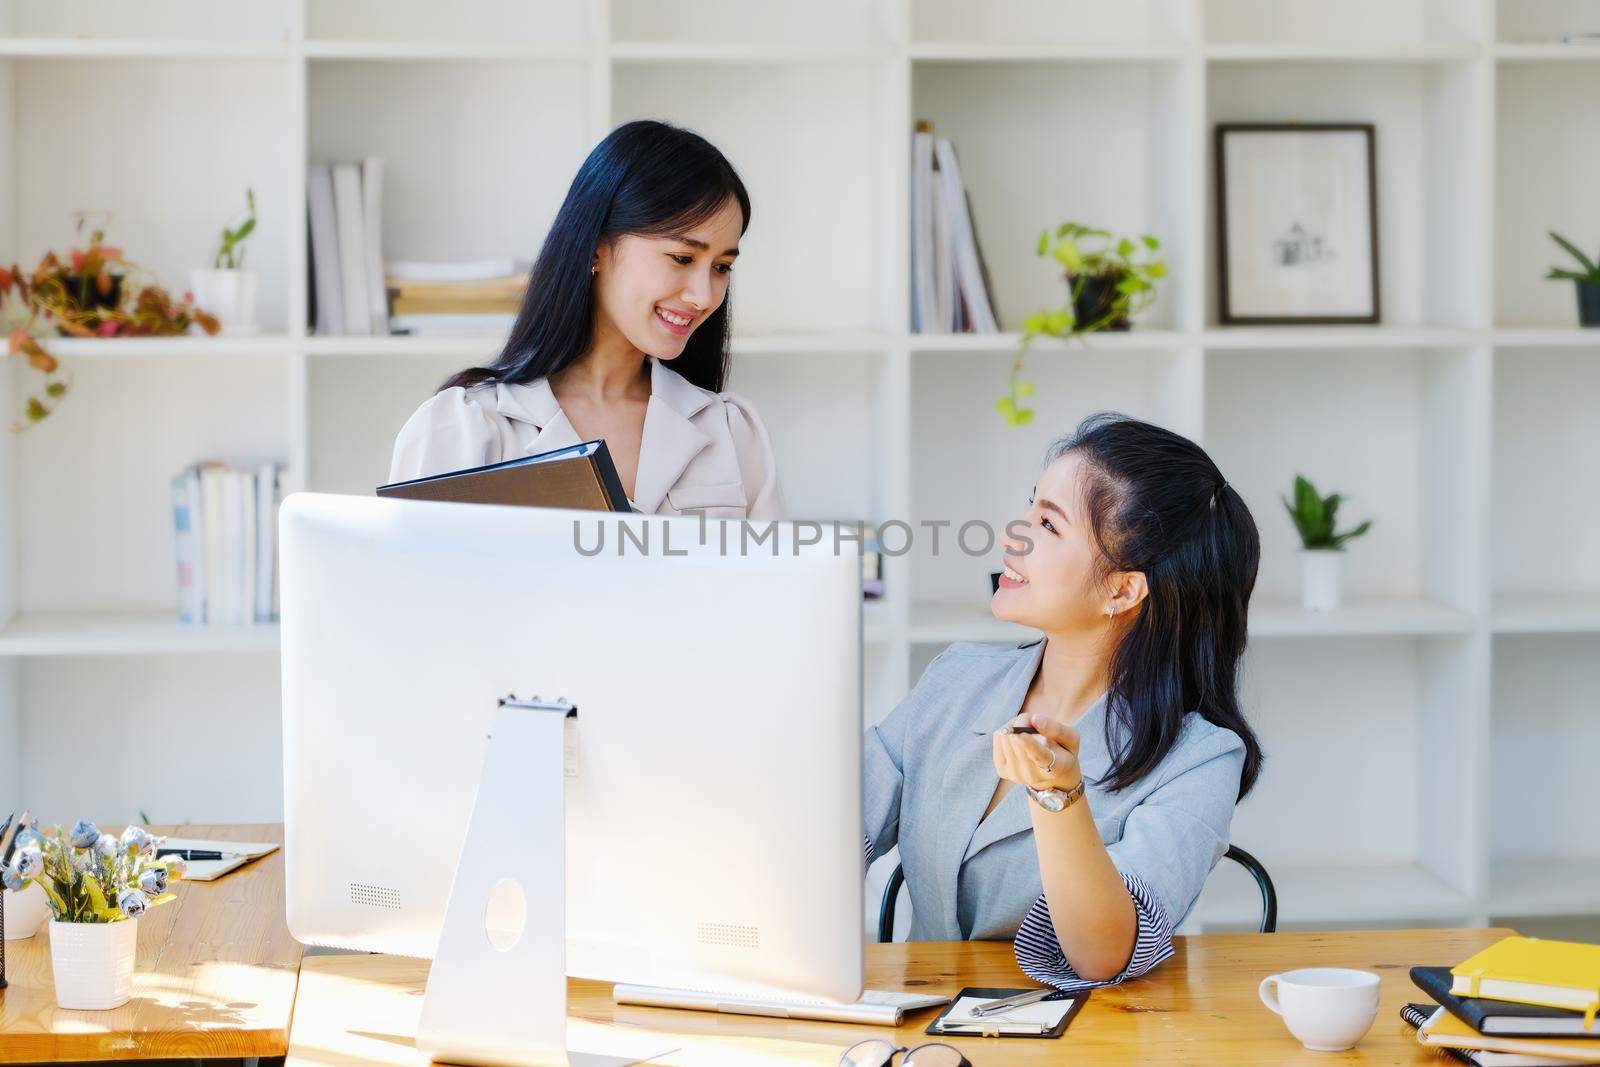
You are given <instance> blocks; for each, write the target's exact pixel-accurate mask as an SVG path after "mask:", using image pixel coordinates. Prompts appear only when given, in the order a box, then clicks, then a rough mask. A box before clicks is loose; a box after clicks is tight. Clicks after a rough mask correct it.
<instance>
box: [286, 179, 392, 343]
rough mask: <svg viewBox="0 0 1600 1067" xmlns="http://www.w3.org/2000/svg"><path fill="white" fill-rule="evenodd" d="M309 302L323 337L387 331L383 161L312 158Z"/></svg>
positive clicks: (317, 330) (316, 329) (308, 201)
mask: <svg viewBox="0 0 1600 1067" xmlns="http://www.w3.org/2000/svg"><path fill="white" fill-rule="evenodd" d="M306 220H307V225H308V227H309V230H310V256H309V269H308V273H307V278H308V286H309V290H310V291H309V293H308V294H307V307H308V310H309V313H310V316H311V324H312V330H313V332H314V333H316V334H317V336H319V337H326V336H339V335H351V334H353V335H359V336H367V335H371V334H385V333H388V332H389V309H388V306H387V295H386V293H385V289H384V280H383V161H382V160H381V159H378V158H376V157H371V156H369V157H368V158H366V159H364V160H362V161H361V162H359V163H355V162H335V163H313V164H311V166H310V167H308V168H307V170H306Z"/></svg>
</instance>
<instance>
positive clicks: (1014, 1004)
mask: <svg viewBox="0 0 1600 1067" xmlns="http://www.w3.org/2000/svg"><path fill="white" fill-rule="evenodd" d="M1054 992H1055V990H1054V989H1030V990H1028V991H1027V992H1026V993H1018V994H1017V995H1016V996H1011V997H1002V998H1001V999H999V1000H988V1001H985V1002H983V1003H982V1004H976V1005H973V1007H972V1008H971V1013H972V1014H973V1015H974V1016H976V1017H978V1018H980V1019H982V1018H985V1017H987V1016H990V1015H998V1014H999V1013H1000V1012H1003V1011H1010V1010H1011V1009H1012V1008H1020V1007H1022V1006H1023V1005H1025V1004H1032V1003H1034V1002H1035V1001H1039V1000H1043V999H1044V998H1045V997H1048V996H1050V995H1051V994H1052V993H1054Z"/></svg>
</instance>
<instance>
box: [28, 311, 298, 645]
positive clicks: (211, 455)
mask: <svg viewBox="0 0 1600 1067" xmlns="http://www.w3.org/2000/svg"><path fill="white" fill-rule="evenodd" d="M102 343H107V344H109V343H112V342H102ZM152 369H153V368H152V366H151V364H150V363H149V362H147V361H144V360H138V359H130V360H126V361H113V360H109V359H106V360H97V361H95V362H93V363H92V364H81V365H79V366H78V368H77V374H76V377H75V381H74V384H73V387H72V391H71V392H70V393H69V394H68V395H67V396H66V397H65V398H64V399H63V400H62V401H61V403H60V404H59V406H58V407H57V408H56V410H55V411H54V412H53V413H52V414H51V415H50V416H49V418H47V419H46V420H44V421H43V422H42V423H40V424H38V425H37V426H35V427H33V428H32V429H30V430H28V431H27V432H26V433H23V434H21V435H19V437H18V438H17V439H16V440H15V441H14V443H13V445H12V447H13V448H14V450H15V462H16V467H15V470H16V472H17V473H16V478H15V483H14V484H15V486H16V491H15V496H14V497H13V498H12V499H13V503H12V505H11V507H12V509H13V511H12V514H13V515H14V516H15V520H14V521H15V522H16V531H17V533H16V536H17V539H18V540H17V542H16V544H17V545H18V548H17V553H18V557H19V559H20V566H19V568H18V582H17V590H18V596H19V598H20V600H19V603H20V608H21V610H22V611H23V612H24V613H32V612H35V611H71V612H77V611H91V612H101V611H110V610H121V609H127V610H141V609H148V608H150V607H152V606H159V607H162V608H165V607H167V606H169V605H170V607H171V611H172V613H173V614H176V611H177V603H178V595H177V575H176V570H177V567H176V564H175V563H174V561H173V560H174V556H173V536H174V534H173V526H172V521H173V520H172V484H171V482H172V478H173V476H174V475H176V474H178V473H179V472H180V471H182V470H183V469H184V468H185V467H187V466H189V465H190V464H192V463H197V462H200V461H202V460H209V459H215V460H222V461H224V462H228V463H235V464H247V465H252V466H253V465H255V464H258V463H261V462H264V461H266V460H274V459H275V460H279V461H287V460H288V459H289V442H288V440H287V437H288V432H289V431H288V426H289V392H290V365H289V362H288V361H287V360H284V359H283V358H281V357H279V356H272V355H237V356H235V355H230V356H228V357H227V358H226V359H223V358H217V357H215V356H210V355H205V356H198V357H192V358H181V357H173V358H171V359H169V360H165V361H163V362H162V363H161V364H160V366H159V373H152ZM19 374H22V375H23V376H22V377H19V378H17V379H14V380H13V382H14V384H15V385H20V386H21V387H22V388H25V389H32V388H35V387H36V386H35V381H36V379H37V377H38V376H37V375H36V374H34V373H33V372H31V371H28V372H20V371H19ZM11 397H12V399H11V400H10V401H9V402H8V405H7V407H8V409H9V410H10V411H17V410H20V407H21V402H20V398H19V397H20V394H17V393H13V394H11Z"/></svg>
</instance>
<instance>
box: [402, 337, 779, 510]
mask: <svg viewBox="0 0 1600 1067" xmlns="http://www.w3.org/2000/svg"><path fill="white" fill-rule="evenodd" d="M578 443H579V437H578V433H577V431H576V430H574V429H573V428H572V424H571V423H570V422H568V421H567V416H566V414H565V413H564V412H562V410H561V405H560V404H558V403H556V396H555V393H554V392H552V391H551V389H550V383H549V381H547V380H546V379H544V378H540V379H538V380H537V381H533V382H528V383H525V384H516V385H507V384H506V383H504V382H485V383H481V384H479V385H475V386H472V387H471V388H463V387H461V386H453V387H452V388H449V389H446V390H444V391H442V392H439V393H435V394H434V395H433V396H431V397H429V398H428V399H427V400H425V401H423V402H422V406H421V407H419V408H417V410H416V411H415V412H414V413H413V414H412V416H411V417H410V418H409V419H407V420H406V424H405V425H404V426H402V427H401V428H400V434H399V436H398V437H396V438H395V442H394V459H393V461H392V462H391V463H390V466H389V481H391V482H402V481H407V480H409V479H411V478H424V477H427V476H428V475H431V474H443V473H445V472H447V471H455V470H462V469H463V468H466V467H482V466H486V465H488V464H490V463H502V462H504V461H506V460H509V459H516V458H517V457H519V456H528V455H533V454H535V453H538V452H549V451H551V450H552V449H557V448H564V447H566V446H567V445H575V444H578ZM630 503H632V504H633V506H634V507H635V508H636V509H637V510H639V511H642V512H645V513H646V514H660V515H679V514H683V513H684V512H690V511H693V512H702V511H703V512H704V513H705V515H706V517H707V518H712V519H739V518H750V519H759V520H767V519H782V518H784V517H785V514H784V503H783V493H782V490H781V489H779V487H778V471H777V467H776V465H775V464H774V462H773V457H772V439H771V438H770V437H768V436H767V428H766V426H765V425H763V424H762V422H761V419H760V417H759V416H757V415H756V410H755V408H754V407H752V406H751V404H750V402H749V401H748V400H745V399H743V398H742V397H738V396H735V395H734V394H733V393H714V392H712V391H711V390H709V389H702V388H700V387H699V386H697V385H693V384H691V383H690V382H688V381H687V380H685V379H684V377H683V376H682V375H681V374H679V373H678V372H677V371H675V370H673V369H672V368H670V367H668V366H667V365H666V364H665V363H662V362H661V361H660V360H658V359H655V358H653V357H651V358H650V403H649V405H648V406H647V407H646V409H645V416H644V437H643V439H642V443H641V446H640V451H639V470H638V474H637V476H636V477H635V479H634V493H633V499H632V500H631V501H630Z"/></svg>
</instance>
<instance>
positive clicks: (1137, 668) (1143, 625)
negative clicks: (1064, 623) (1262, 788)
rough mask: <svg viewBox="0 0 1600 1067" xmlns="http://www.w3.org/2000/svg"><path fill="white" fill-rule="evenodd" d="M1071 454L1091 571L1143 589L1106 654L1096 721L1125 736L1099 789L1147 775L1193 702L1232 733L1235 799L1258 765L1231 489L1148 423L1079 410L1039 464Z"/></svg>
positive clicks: (1197, 452) (1202, 456) (1249, 564)
mask: <svg viewBox="0 0 1600 1067" xmlns="http://www.w3.org/2000/svg"><path fill="white" fill-rule="evenodd" d="M1068 453H1072V454H1075V455H1077V456H1078V457H1079V459H1080V460H1081V462H1082V465H1083V466H1082V474H1081V487H1082V493H1083V497H1082V499H1083V502H1084V512H1085V514H1087V516H1088V520H1089V525H1090V529H1091V531H1092V533H1093V535H1094V539H1095V542H1096V545H1097V546H1098V548H1099V550H1100V551H1099V558H1098V560H1097V562H1096V568H1097V573H1096V578H1097V579H1099V580H1104V579H1105V578H1106V577H1107V576H1108V575H1110V574H1111V573H1113V572H1116V571H1143V572H1144V576H1145V581H1146V583H1147V584H1148V586H1149V595H1148V596H1147V597H1146V599H1145V601H1144V604H1143V606H1142V608H1141V610H1140V611H1139V612H1138V614H1137V615H1136V616H1135V617H1134V619H1133V622H1132V623H1131V625H1129V627H1128V628H1127V630H1126V632H1125V633H1124V634H1123V635H1122V637H1121V639H1120V641H1119V642H1118V644H1117V647H1116V649H1115V651H1114V652H1113V653H1112V655H1111V685H1110V688H1109V691H1108V695H1107V699H1106V710H1107V715H1108V718H1107V723H1106V725H1107V726H1108V727H1109V726H1110V725H1111V724H1112V722H1113V721H1115V722H1116V723H1117V724H1118V725H1120V726H1121V727H1122V731H1121V732H1122V734H1123V736H1124V737H1125V738H1126V739H1127V741H1126V744H1123V745H1121V746H1120V751H1114V752H1113V763H1112V767H1111V771H1110V776H1109V777H1108V778H1107V780H1106V788H1108V789H1111V790H1117V789H1122V788H1123V787H1125V786H1127V785H1130V784H1132V783H1133V782H1135V781H1137V780H1138V779H1139V778H1142V777H1143V776H1144V775H1146V774H1148V773H1150V772H1151V771H1152V770H1154V769H1155V767H1156V765H1157V764H1159V763H1160V762H1161V760H1162V759H1163V758H1164V757H1165V756H1166V754H1167V752H1168V751H1170V750H1171V748H1172V746H1173V745H1174V744H1176V743H1177V740H1178V732H1179V730H1180V729H1181V728H1182V725H1183V716H1184V714H1185V713H1186V712H1189V711H1198V712H1200V714H1201V715H1203V716H1205V718H1206V719H1207V720H1209V721H1210V722H1212V723H1215V724H1216V725H1217V726H1223V727H1226V728H1227V729H1229V730H1232V731H1233V732H1234V733H1236V734H1238V735H1239V738H1240V740H1242V741H1243V742H1244V750H1245V758H1244V772H1243V774H1242V775H1241V776H1240V780H1239V799H1241V800H1242V799H1244V796H1245V794H1246V793H1248V792H1250V789H1251V787H1252V786H1254V785H1255V782H1256V778H1257V776H1258V775H1259V774H1260V773H1261V743H1260V742H1259V741H1258V740H1257V739H1256V735H1255V731H1253V730H1251V729H1250V726H1249V724H1247V723H1246V722H1245V720H1244V714H1243V713H1242V712H1241V711H1240V710H1239V695H1238V681H1239V678H1238V672H1239V657H1240V656H1241V655H1242V654H1243V652H1244V646H1245V637H1246V635H1245V629H1246V622H1247V618H1248V615H1249V609H1250V593H1251V592H1252V591H1253V590H1254V589H1255V584H1256V568H1257V565H1258V564H1259V563H1260V561H1261V538H1260V536H1259V535H1258V534H1257V532H1256V524H1255V520H1254V519H1253V518H1251V516H1250V509H1249V508H1248V507H1246V506H1245V502H1244V500H1243V498H1241V497H1240V496H1239V492H1238V490H1236V489H1234V488H1233V487H1232V486H1231V485H1229V484H1228V481H1227V479H1226V478H1224V477H1223V476H1222V472H1221V471H1219V470H1218V469H1217V465H1216V464H1215V463H1213V462H1212V461H1211V457H1210V456H1208V455H1206V453H1205V450H1204V449H1202V448H1201V447H1200V446H1199V445H1197V444H1195V443H1194V442H1193V441H1191V440H1189V439H1188V438H1186V437H1182V436H1180V435H1178V434H1175V433H1173V432H1172V431H1171V430H1165V429H1162V428H1161V427H1160V426H1154V425H1151V424H1150V423H1148V422H1140V421H1139V420H1137V419H1131V418H1128V417H1127V416H1125V415H1118V414H1115V413H1112V412H1101V413H1098V414H1095V415H1091V416H1089V417H1088V418H1087V419H1084V420H1083V422H1082V423H1080V424H1079V425H1078V428H1077V430H1076V431H1075V432H1074V433H1072V434H1071V435H1070V436H1068V437H1063V438H1061V439H1059V440H1057V441H1056V442H1055V443H1054V444H1053V445H1051V446H1050V450H1049V452H1048V454H1047V456H1048V458H1047V461H1046V462H1047V463H1048V462H1050V461H1054V460H1055V459H1057V458H1059V457H1061V456H1064V455H1067V454H1068Z"/></svg>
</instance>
